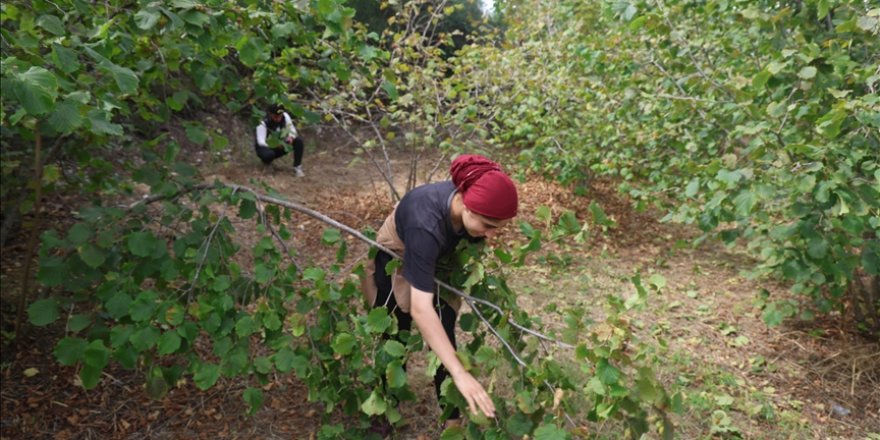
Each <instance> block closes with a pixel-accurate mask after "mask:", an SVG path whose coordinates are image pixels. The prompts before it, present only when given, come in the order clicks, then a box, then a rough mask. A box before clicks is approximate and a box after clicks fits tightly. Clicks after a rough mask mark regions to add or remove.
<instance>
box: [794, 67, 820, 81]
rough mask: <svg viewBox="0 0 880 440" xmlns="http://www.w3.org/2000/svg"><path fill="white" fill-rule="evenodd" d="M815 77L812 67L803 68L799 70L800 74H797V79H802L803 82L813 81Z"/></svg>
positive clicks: (814, 69) (814, 70)
mask: <svg viewBox="0 0 880 440" xmlns="http://www.w3.org/2000/svg"><path fill="white" fill-rule="evenodd" d="M815 76H816V68H815V67H813V66H807V67H804V68H803V69H801V71H800V72H798V78H800V79H804V80H807V79H813V78H814V77H815Z"/></svg>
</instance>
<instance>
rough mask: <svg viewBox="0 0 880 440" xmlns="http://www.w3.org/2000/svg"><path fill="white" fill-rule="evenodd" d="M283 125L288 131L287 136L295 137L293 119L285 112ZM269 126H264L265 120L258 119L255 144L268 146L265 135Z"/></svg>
mask: <svg viewBox="0 0 880 440" xmlns="http://www.w3.org/2000/svg"><path fill="white" fill-rule="evenodd" d="M284 125H285V126H286V127H287V130H288V131H289V136H291V137H296V136H297V134H296V127H294V126H293V119H291V118H290V115H288V114H287V112H284ZM268 131H269V128H268V127H266V121H265V120H263V121H260V125H258V126H257V145H259V146H261V147H268V146H269V144H267V143H266V135H267V134H268Z"/></svg>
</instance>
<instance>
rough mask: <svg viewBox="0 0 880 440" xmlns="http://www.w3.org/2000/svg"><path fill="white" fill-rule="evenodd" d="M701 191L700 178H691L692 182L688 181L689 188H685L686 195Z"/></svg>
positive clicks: (693, 194)
mask: <svg viewBox="0 0 880 440" xmlns="http://www.w3.org/2000/svg"><path fill="white" fill-rule="evenodd" d="M699 191H700V179H698V178H696V177H695V178H693V179H691V181H690V182H688V184H687V188H685V190H684V195H685V196H687V197H693V196H695V195H697V193H698V192H699Z"/></svg>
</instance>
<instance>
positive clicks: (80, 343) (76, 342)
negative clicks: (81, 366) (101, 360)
mask: <svg viewBox="0 0 880 440" xmlns="http://www.w3.org/2000/svg"><path fill="white" fill-rule="evenodd" d="M88 345H89V343H88V342H87V341H86V340H85V339H83V338H72V337H67V338H64V339H62V340H60V341H58V344H57V345H55V350H53V351H52V354H54V355H55V359H57V360H58V363H59V364H61V365H68V366H69V365H73V364H75V363H77V362H79V361H81V360H82V359H83V357H84V355H85V351H86V347H87V346H88Z"/></svg>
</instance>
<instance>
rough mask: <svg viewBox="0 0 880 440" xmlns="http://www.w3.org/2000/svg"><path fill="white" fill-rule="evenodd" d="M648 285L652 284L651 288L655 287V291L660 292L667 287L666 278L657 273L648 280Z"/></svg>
mask: <svg viewBox="0 0 880 440" xmlns="http://www.w3.org/2000/svg"><path fill="white" fill-rule="evenodd" d="M648 284H650V285H651V286H654V288H655V289H657V290H660V289H662V288H664V287H666V278H665V277H663V275H660V274H659V273H655V274H653V275H651V277H650V278H648Z"/></svg>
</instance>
